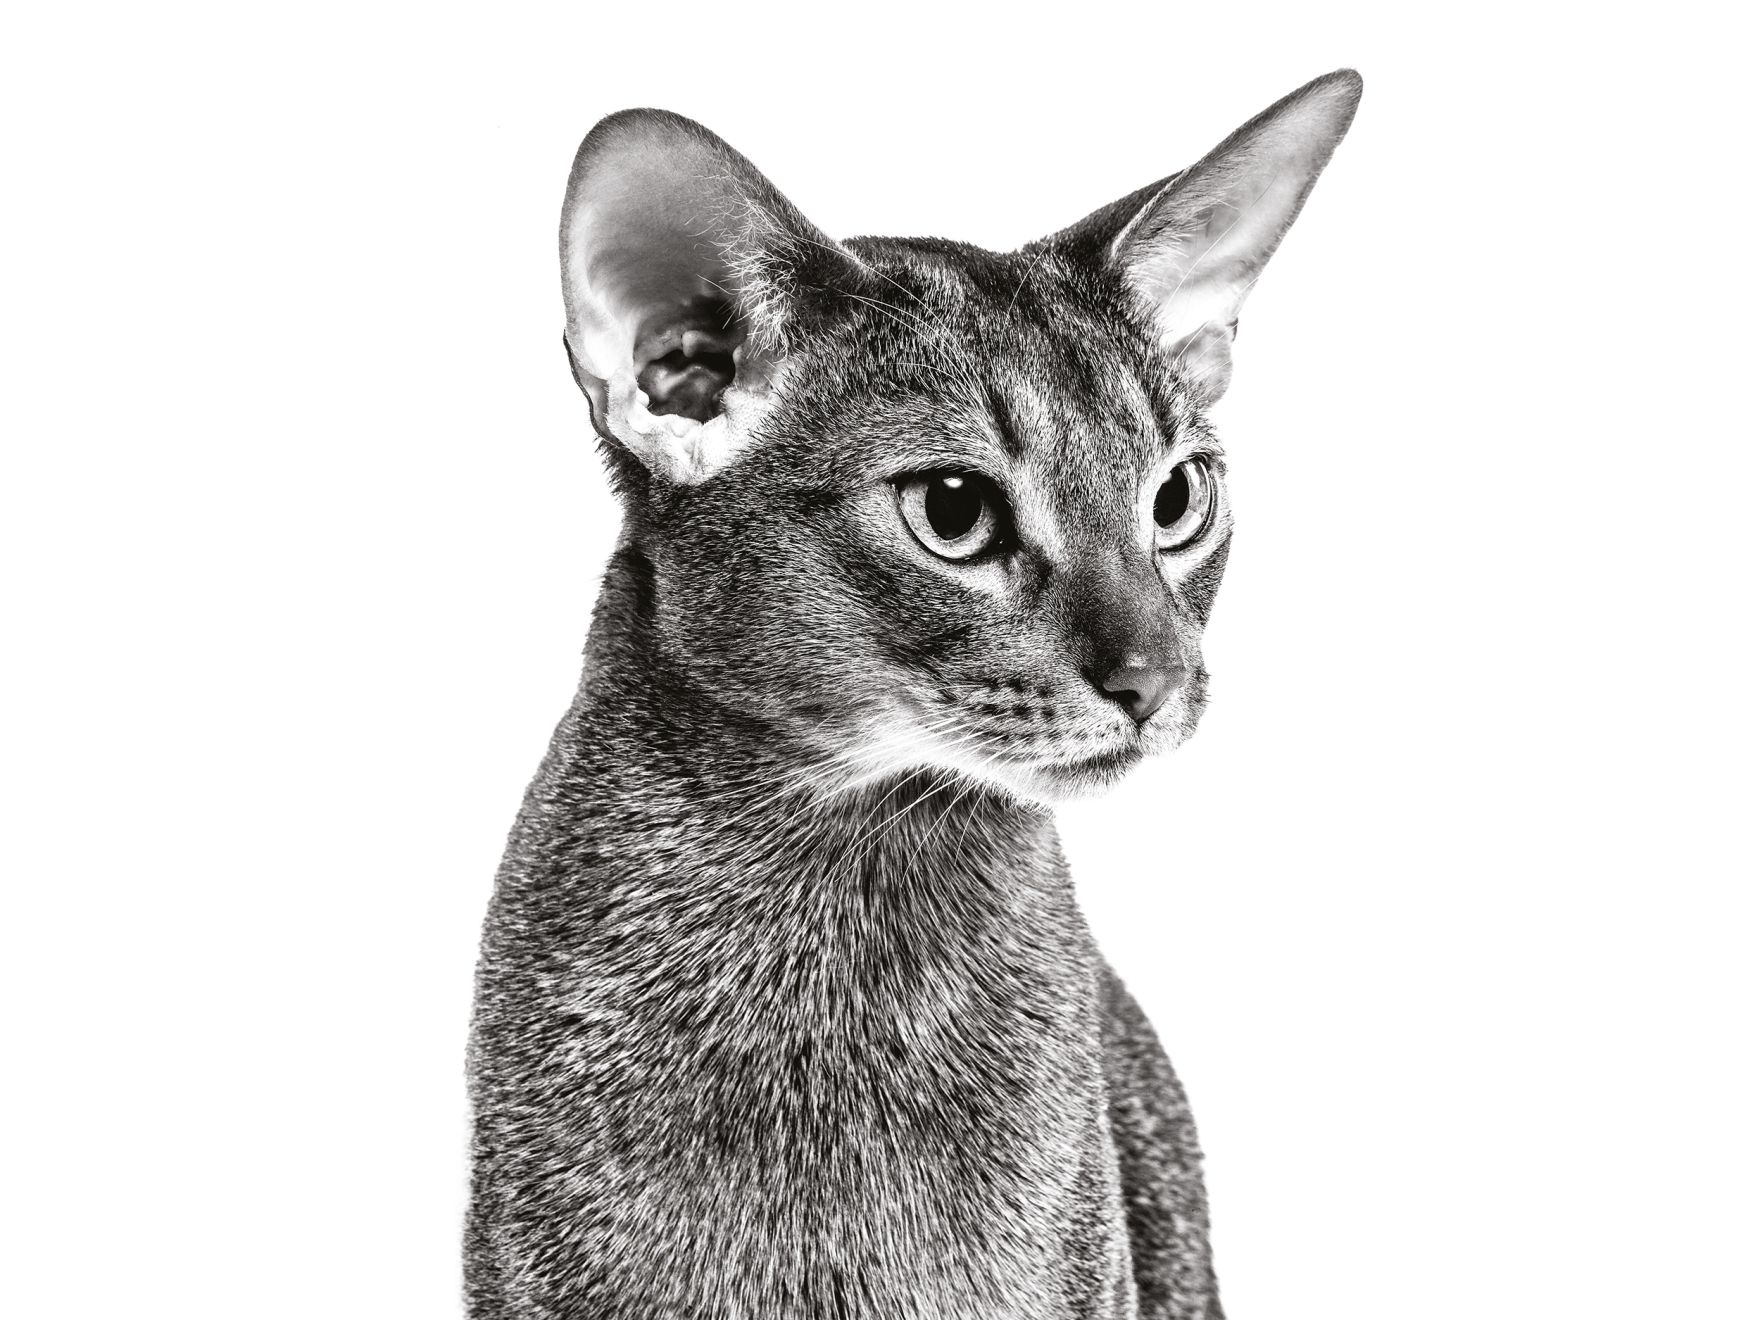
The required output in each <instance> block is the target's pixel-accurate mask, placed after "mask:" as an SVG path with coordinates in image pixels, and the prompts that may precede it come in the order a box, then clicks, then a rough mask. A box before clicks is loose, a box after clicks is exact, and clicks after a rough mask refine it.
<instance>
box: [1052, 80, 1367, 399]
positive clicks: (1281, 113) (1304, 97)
mask: <svg viewBox="0 0 1760 1320" xmlns="http://www.w3.org/2000/svg"><path fill="white" fill-rule="evenodd" d="M1362 92H1363V80H1362V78H1361V77H1360V76H1358V74H1357V72H1356V70H1354V69H1340V70H1338V71H1337V72H1336V73H1329V74H1327V75H1325V76H1324V77H1321V78H1316V79H1315V80H1314V81H1313V82H1311V83H1309V84H1307V86H1305V87H1301V88H1298V89H1297V90H1295V91H1293V92H1291V93H1290V94H1289V95H1288V96H1286V97H1284V98H1283V99H1282V100H1281V101H1279V102H1277V104H1275V105H1273V106H1271V107H1270V108H1269V109H1267V110H1265V111H1264V112H1262V113H1261V114H1259V115H1258V116H1256V117H1255V118H1253V119H1250V120H1248V121H1247V122H1246V123H1245V124H1243V125H1241V127H1239V128H1237V129H1236V130H1235V131H1234V132H1233V133H1231V134H1230V135H1229V136H1228V137H1227V138H1225V139H1224V140H1223V142H1222V143H1221V144H1220V145H1219V146H1217V147H1216V149H1215V150H1213V151H1212V152H1210V154H1209V155H1207V156H1205V157H1204V159H1203V160H1201V161H1199V162H1198V163H1197V164H1196V165H1193V166H1192V167H1191V168H1190V169H1188V170H1185V171H1183V172H1181V173H1180V174H1177V175H1174V176H1173V178H1171V179H1169V180H1164V181H1163V182H1162V183H1160V184H1156V185H1152V186H1151V187H1149V188H1146V189H1144V190H1142V191H1141V192H1139V193H1135V194H1133V195H1131V196H1130V197H1126V198H1124V199H1122V200H1121V201H1119V202H1115V203H1114V204H1113V205H1111V206H1109V207H1105V208H1102V209H1101V210H1099V211H1096V212H1095V213H1094V214H1093V215H1091V216H1089V217H1088V218H1087V219H1086V220H1083V221H1081V222H1080V223H1079V224H1077V225H1075V226H1073V227H1072V228H1070V229H1068V230H1065V231H1064V232H1063V233H1061V234H1058V235H1055V236H1054V237H1053V238H1052V239H1051V240H1049V241H1050V242H1051V243H1053V244H1058V245H1060V246H1063V247H1064V248H1065V249H1066V250H1072V251H1074V252H1076V253H1078V254H1079V255H1081V256H1083V257H1086V258H1088V259H1092V260H1097V261H1101V262H1104V263H1105V264H1107V265H1109V266H1111V267H1113V268H1114V269H1116V270H1117V271H1118V272H1119V273H1120V274H1121V275H1122V276H1123V277H1124V280H1125V282H1126V284H1127V285H1128V286H1129V287H1130V288H1131V289H1132V290H1134V291H1135V293H1136V294H1137V295H1138V296H1139V297H1140V298H1142V299H1143V300H1144V302H1145V303H1146V304H1147V305H1148V308H1149V309H1150V311H1151V312H1152V314H1153V316H1154V322H1155V328H1156V331H1157V333H1158V335H1159V337H1160V340H1161V344H1162V347H1163V348H1164V349H1165V350H1166V351H1167V352H1168V353H1170V354H1172V355H1173V356H1174V358H1175V360H1176V361H1177V362H1178V364H1179V371H1180V374H1181V376H1182V377H1183V378H1184V379H1185V381H1186V383H1187V384H1188V386H1190V387H1191V388H1192V389H1193V390H1194V392H1195V393H1197V394H1198V396H1199V397H1200V398H1202V399H1205V400H1214V399H1216V398H1219V397H1221V395H1222V392H1223V391H1224V390H1225V389H1227V388H1228V378H1229V373H1230V365H1231V364H1230V345H1231V344H1232V343H1233V341H1234V332H1235V321H1236V318H1237V317H1239V315H1240V309H1241V303H1242V302H1244V301H1245V300H1246V296H1247V294H1248V292H1250V291H1251V289H1252V287H1253V285H1254V284H1255V283H1256V282H1257V281H1258V278H1259V275H1260V272H1261V271H1263V270H1264V268H1265V263H1266V262H1267V261H1269V260H1270V259H1271V254H1272V253H1273V252H1275V251H1276V250H1277V245H1278V243H1279V242H1281V241H1282V239H1283V236H1284V234H1285V233H1286V232H1287V231H1288V229H1289V227H1290V225H1291V224H1293V223H1294V222H1295V218H1296V216H1297V215H1299V214H1300V213H1301V209H1302V203H1303V202H1305V201H1307V199H1308V192H1309V190H1310V189H1312V188H1313V186H1314V181H1315V180H1316V179H1317V178H1319V177H1320V171H1321V170H1322V169H1324V168H1325V167H1326V162H1327V161H1328V160H1330V159H1331V158H1332V152H1333V149H1334V148H1335V147H1337V146H1338V143H1339V140H1340V139H1341V138H1343V137H1344V134H1345V130H1346V129H1348V128H1349V127H1350V125H1351V118H1352V116H1354V115H1355V114H1356V110H1357V100H1358V98H1359V97H1360V96H1361V95H1362Z"/></svg>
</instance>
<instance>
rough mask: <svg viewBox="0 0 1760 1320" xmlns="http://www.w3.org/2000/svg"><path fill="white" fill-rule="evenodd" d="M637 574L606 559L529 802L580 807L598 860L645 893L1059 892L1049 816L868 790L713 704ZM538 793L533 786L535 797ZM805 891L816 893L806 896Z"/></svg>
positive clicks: (991, 803)
mask: <svg viewBox="0 0 1760 1320" xmlns="http://www.w3.org/2000/svg"><path fill="white" fill-rule="evenodd" d="M643 569H644V564H643V562H642V560H641V558H640V556H639V555H633V554H631V553H630V552H628V551H626V552H623V553H621V554H620V556H619V560H618V561H614V564H613V569H612V572H611V573H610V574H609V575H608V581H607V586H606V591H605V593H604V595H603V596H602V597H601V609H600V611H599V613H598V615H597V617H596V618H595V621H594V627H593V634H592V637H591V639H590V641H589V646H588V655H587V669H586V674H585V676H584V679H583V683H582V687H581V690H580V693H579V696H578V697H577V700H576V702H575V705H574V708H573V710H572V711H571V712H570V716H569V718H568V719H567V720H565V721H564V725H563V728H562V729H561V730H559V733H558V738H557V742H556V744H555V745H554V746H553V747H552V749H551V757H550V759H549V762H548V763H547V766H546V769H545V771H544V772H541V774H540V783H543V782H546V781H548V783H549V785H550V787H549V788H548V790H545V791H543V792H542V793H541V794H540V796H543V797H550V798H556V797H558V796H560V797H562V798H567V799H572V800H575V801H578V802H581V803H583V804H584V805H587V806H588V809H589V811H590V814H591V818H592V825H593V833H594V835H595V836H596V837H598V839H599V840H600V844H599V846H598V848H596V850H595V851H596V852H597V853H598V854H599V855H600V856H601V857H604V858H607V859H608V860H614V862H615V869H616V870H617V871H618V872H620V873H624V874H626V875H627V878H629V879H630V880H635V881H639V882H640V883H641V884H642V886H643V887H644V888H645V889H647V890H649V891H651V892H671V891H674V890H677V891H682V892H688V891H691V890H693V889H694V890H696V891H698V892H700V891H701V889H702V887H703V886H704V885H705V884H714V885H717V886H720V887H722V888H725V889H732V890H740V891H746V890H754V891H756V890H764V889H780V890H786V891H787V892H790V893H795V894H797V895H798V894H801V893H804V892H812V893H815V894H817V895H819V896H820V897H821V898H824V899H827V900H829V899H830V898H831V897H834V896H836V895H847V893H848V892H849V890H850V888H851V887H852V886H853V887H855V888H856V889H860V890H863V891H867V892H870V893H872V892H875V891H878V890H886V891H888V892H894V893H896V892H897V891H900V890H902V889H906V888H915V889H921V888H924V887H929V888H932V889H936V890H940V891H942V892H944V893H945V892H947V889H948V886H950V885H952V886H956V887H962V888H963V890H964V891H965V896H966V897H967V898H968V899H970V898H973V897H974V896H977V895H981V894H991V895H997V894H1001V893H1004V892H1006V891H1009V890H1013V889H1016V888H1020V887H1023V886H1024V887H1027V888H1030V889H1032V890H1034V891H1036V892H1039V893H1040V894H1041V895H1043V894H1045V893H1047V892H1052V891H1059V890H1065V889H1067V886H1068V880H1067V873H1066V870H1065V868H1064V865H1063V861H1062V857H1061V854H1060V852H1059V849H1058V844H1057V837H1056V833H1055V829H1054V826H1053V823H1052V820H1051V816H1050V813H1049V811H1048V810H1047V809H1045V808H1043V807H1040V806H1037V805H1035V804H1031V803H1027V802H1024V801H1022V800H1020V799H1018V798H1016V797H1014V796H1012V795H1010V794H1008V793H1005V792H1003V791H1002V790H999V789H997V788H995V787H992V786H989V785H986V784H982V783H979V782H978V781H975V780H973V779H971V778H968V777H967V776H965V775H963V774H959V773H955V772H951V771H946V770H937V769H929V768H919V769H904V770H899V771H895V772H891V773H888V774H885V775H882V776H878V777H874V778H870V779H868V780H865V781H859V782H857V781H856V775H855V773H854V772H853V771H852V770H851V769H849V768H848V767H847V765H845V764H842V763H840V762H839V760H838V759H837V758H835V757H834V756H833V755H831V754H829V753H827V752H825V751H824V750H823V749H813V748H809V747H808V746H807V745H806V744H805V743H804V741H803V740H801V739H800V738H798V737H794V736H791V735H789V734H788V733H787V732H786V731H785V730H784V729H781V728H779V727H775V726H773V725H770V724H767V723H766V722H764V721H763V720H762V719H759V718H756V717H754V716H752V715H750V714H746V713H743V712H741V711H739V710H736V709H735V708H733V707H732V706H731V705H730V704H729V703H727V702H725V701H722V700H720V699H719V698H718V697H717V696H716V694H715V693H713V692H712V691H711V690H710V689H709V685H708V684H706V683H704V682H702V681H700V680H698V679H696V678H695V677H694V676H693V674H692V673H691V671H690V668H689V667H688V666H687V665H684V664H681V663H679V662H678V661H677V660H676V659H673V658H671V657H669V656H668V655H667V654H666V652H665V649H664V648H663V647H662V646H661V645H660V644H659V639H658V637H657V636H656V630H655V629H654V627H653V625H652V619H651V615H650V612H649V609H648V608H647V605H648V602H649V601H650V600H651V599H652V597H651V594H650V593H649V592H646V591H644V590H643V589H642V588H643V585H644V583H643ZM534 787H535V788H537V787H538V786H537V785H535V786H534ZM809 882H811V883H809Z"/></svg>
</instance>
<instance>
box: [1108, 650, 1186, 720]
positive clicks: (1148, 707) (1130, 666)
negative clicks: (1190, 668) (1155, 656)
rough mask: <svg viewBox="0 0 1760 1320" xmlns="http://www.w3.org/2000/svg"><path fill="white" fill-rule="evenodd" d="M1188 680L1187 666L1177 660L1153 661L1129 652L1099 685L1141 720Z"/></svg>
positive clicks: (1160, 705)
mask: <svg viewBox="0 0 1760 1320" xmlns="http://www.w3.org/2000/svg"><path fill="white" fill-rule="evenodd" d="M1185 681H1186V668H1185V666H1184V665H1182V664H1178V663H1176V662H1167V663H1162V664H1152V663H1149V662H1148V661H1147V660H1146V659H1145V658H1144V657H1142V656H1136V655H1132V656H1127V657H1126V658H1125V663H1123V664H1122V665H1119V666H1118V668H1116V669H1114V670H1113V671H1112V672H1111V673H1109V674H1107V675H1106V676H1105V677H1104V678H1101V679H1100V680H1099V681H1098V682H1097V683H1096V684H1095V686H1096V687H1098V688H1099V689H1100V690H1101V691H1102V692H1104V693H1105V694H1106V695H1107V696H1109V697H1111V698H1112V699H1113V700H1114V701H1116V702H1117V703H1118V704H1119V705H1121V706H1123V707H1124V709H1125V713H1126V714H1127V715H1129V716H1130V717H1131V718H1132V719H1133V720H1135V721H1136V722H1137V723H1138V724H1141V723H1142V722H1143V721H1144V720H1146V719H1148V718H1149V717H1150V716H1151V715H1153V714H1154V713H1155V712H1156V711H1158V710H1160V709H1161V707H1162V704H1163V703H1164V702H1166V700H1167V699H1168V698H1169V697H1170V696H1172V695H1173V694H1174V693H1175V692H1176V691H1178V690H1179V685H1180V684H1181V683H1183V682H1185Z"/></svg>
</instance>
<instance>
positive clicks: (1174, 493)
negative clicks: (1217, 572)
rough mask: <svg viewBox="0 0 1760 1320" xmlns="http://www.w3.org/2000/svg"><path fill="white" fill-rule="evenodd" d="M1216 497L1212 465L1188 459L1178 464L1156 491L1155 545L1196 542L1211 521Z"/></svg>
mask: <svg viewBox="0 0 1760 1320" xmlns="http://www.w3.org/2000/svg"><path fill="white" fill-rule="evenodd" d="M1214 499H1215V488H1214V486H1213V485H1212V483H1211V480H1210V465H1209V464H1207V463H1206V462H1204V460H1203V459H1201V458H1188V459H1187V460H1186V461H1185V462H1183V463H1181V464H1180V465H1179V466H1178V467H1176V468H1175V469H1174V470H1173V471H1172V472H1171V473H1169V474H1168V477H1167V480H1166V481H1164V482H1162V483H1161V488H1160V489H1159V490H1157V491H1156V492H1155V548H1156V549H1158V550H1177V549H1179V548H1180V547H1181V546H1182V545H1187V544H1189V543H1190V542H1192V541H1195V540H1196V539H1197V538H1198V534H1199V533H1200V532H1202V531H1203V530H1204V528H1205V527H1206V526H1207V525H1208V524H1209V522H1210V506H1211V503H1212V502H1213V500H1214Z"/></svg>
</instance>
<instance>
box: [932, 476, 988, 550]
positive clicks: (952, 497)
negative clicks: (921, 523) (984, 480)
mask: <svg viewBox="0 0 1760 1320" xmlns="http://www.w3.org/2000/svg"><path fill="white" fill-rule="evenodd" d="M923 512H924V513H925V514H927V515H928V518H929V526H930V527H932V528H934V529H935V535H937V536H939V537H940V538H941V539H942V540H944V541H957V540H959V538H960V537H962V536H964V535H965V534H966V533H967V532H969V531H971V530H972V527H973V525H974V524H976V523H977V521H978V518H979V515H981V514H982V513H983V512H984V497H983V496H982V495H980V494H979V493H978V491H977V490H976V488H975V486H974V483H972V482H969V481H967V480H966V479H965V478H964V477H937V478H936V479H935V480H933V481H931V482H930V483H929V489H928V490H927V492H925V494H924V496H923Z"/></svg>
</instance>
